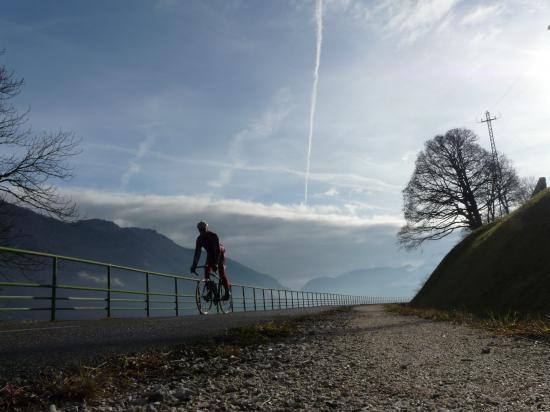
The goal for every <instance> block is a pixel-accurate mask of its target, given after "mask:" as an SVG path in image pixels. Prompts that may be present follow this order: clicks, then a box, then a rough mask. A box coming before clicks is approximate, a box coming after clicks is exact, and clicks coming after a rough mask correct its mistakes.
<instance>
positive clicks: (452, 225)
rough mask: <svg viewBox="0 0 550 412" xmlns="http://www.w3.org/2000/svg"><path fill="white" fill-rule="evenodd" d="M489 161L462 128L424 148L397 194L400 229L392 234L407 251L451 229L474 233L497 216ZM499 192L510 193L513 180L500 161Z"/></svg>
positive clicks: (510, 169)
mask: <svg viewBox="0 0 550 412" xmlns="http://www.w3.org/2000/svg"><path fill="white" fill-rule="evenodd" d="M492 162H493V159H492V156H491V154H490V153H489V152H488V151H487V150H485V149H483V148H482V147H481V146H479V145H478V144H477V136H476V135H475V133H474V132H472V131H471V130H468V129H452V130H449V131H448V132H447V133H445V135H438V136H435V137H434V138H433V139H431V140H428V141H427V142H426V143H425V147H424V150H423V151H422V152H420V153H419V155H418V157H417V159H416V164H415V169H414V172H413V175H412V177H411V179H410V181H409V183H408V184H407V187H406V188H405V189H404V190H403V203H404V205H403V212H404V216H405V220H406V224H405V226H403V227H402V228H401V230H400V231H399V234H398V239H399V243H400V244H401V245H402V246H404V247H405V248H407V249H412V248H416V247H418V246H420V245H421V244H422V243H423V242H424V241H426V240H435V239H441V238H443V237H445V236H447V235H449V234H451V233H453V232H454V231H456V230H460V229H467V230H474V229H477V228H479V227H481V226H482V225H483V224H484V223H486V222H487V221H492V220H494V219H495V218H496V217H497V216H496V213H494V212H493V211H491V208H492V209H493V210H494V204H495V202H496V201H497V199H496V197H495V193H494V190H493V187H494V186H493V179H494V176H495V174H494V173H493V170H494V169H493V166H494V165H493V164H492ZM501 170H502V173H501V174H500V176H501V179H502V180H501V181H500V182H499V185H500V187H501V188H502V190H503V191H506V193H511V192H512V191H513V190H515V189H514V188H515V187H516V185H517V182H518V178H517V175H516V173H515V170H514V169H513V167H512V166H511V164H510V162H509V161H508V160H507V159H506V158H504V157H502V158H501Z"/></svg>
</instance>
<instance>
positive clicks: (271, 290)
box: [269, 289, 274, 310]
mask: <svg viewBox="0 0 550 412" xmlns="http://www.w3.org/2000/svg"><path fill="white" fill-rule="evenodd" d="M269 291H270V292H271V310H273V309H274V307H273V289H269Z"/></svg>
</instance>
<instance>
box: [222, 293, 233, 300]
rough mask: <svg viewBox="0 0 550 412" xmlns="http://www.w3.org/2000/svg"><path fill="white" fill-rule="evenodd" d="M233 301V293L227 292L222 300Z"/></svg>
mask: <svg viewBox="0 0 550 412" xmlns="http://www.w3.org/2000/svg"><path fill="white" fill-rule="evenodd" d="M229 299H231V292H229V291H227V292H225V295H223V298H222V300H229Z"/></svg>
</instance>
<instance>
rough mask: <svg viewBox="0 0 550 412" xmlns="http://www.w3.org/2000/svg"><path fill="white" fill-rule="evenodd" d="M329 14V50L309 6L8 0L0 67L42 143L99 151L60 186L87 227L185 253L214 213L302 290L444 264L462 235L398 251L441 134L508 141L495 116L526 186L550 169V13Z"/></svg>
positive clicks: (343, 2)
mask: <svg viewBox="0 0 550 412" xmlns="http://www.w3.org/2000/svg"><path fill="white" fill-rule="evenodd" d="M322 5H323V7H322V42H320V43H319V37H318V36H319V30H318V28H319V26H318V24H319V19H318V18H316V14H315V13H316V2H315V1H308V0H300V1H299V0H287V1H283V0H278V1H274V0H271V1H267V0H266V1H261V2H259V1H253V0H248V1H246V0H223V1H221V0H220V1H218V0H204V1H197V0H185V1H177V0H148V1H140V0H133V1H130V0H127V1H124V0H120V1H117V2H111V1H106V0H98V1H93V2H92V1H82V0H71V1H56V2H44V1H41V0H36V1H31V0H17V1H16V0H2V13H1V14H0V49H5V54H4V55H3V56H0V64H3V65H6V66H7V67H8V68H10V69H13V70H14V72H15V73H16V75H17V76H19V77H23V78H24V79H25V87H24V89H23V91H22V93H21V94H20V95H19V96H18V97H17V98H16V100H15V104H16V105H17V106H18V107H20V108H21V109H22V110H24V109H26V108H30V110H31V111H30V120H29V124H30V125H31V126H32V128H33V130H35V131H36V132H37V133H39V132H42V131H57V130H60V129H61V130H67V131H73V132H74V133H75V135H76V136H77V137H79V138H80V139H81V148H82V153H81V154H80V155H78V157H76V158H75V159H73V161H72V163H73V165H74V173H75V177H74V178H73V179H72V180H71V181H69V182H58V184H59V186H60V188H61V190H62V192H63V193H64V194H67V195H70V196H72V198H73V199H74V200H75V202H76V203H77V204H78V205H79V208H80V212H81V216H82V217H83V218H102V219H109V220H113V221H115V222H116V223H117V224H119V225H121V226H138V227H147V228H152V229H155V230H157V231H159V232H160V233H163V234H165V235H166V236H168V237H170V238H171V239H172V240H174V241H175V242H177V243H179V244H181V245H182V246H186V247H193V246H194V239H195V237H196V230H195V225H196V222H197V221H199V220H201V219H204V220H206V221H207V222H208V223H209V225H210V228H211V229H212V230H213V231H215V232H217V233H218V234H219V235H220V237H221V240H222V242H223V243H224V244H225V245H226V247H227V250H228V254H229V256H230V257H232V258H234V259H236V260H238V261H240V262H241V263H243V264H246V265H248V266H251V267H253V268H255V269H257V270H260V271H262V272H265V273H269V274H271V275H273V276H275V277H277V278H278V279H279V280H280V281H281V282H282V283H283V284H285V285H287V286H289V287H294V288H299V287H301V286H302V285H303V284H304V283H305V282H306V281H307V280H309V279H311V278H314V277H317V276H336V275H339V274H341V273H343V272H346V271H351V270H355V269H360V268H371V267H377V266H387V267H399V266H402V265H406V264H412V265H417V266H420V265H425V264H428V265H430V264H431V265H432V266H435V265H436V264H437V262H438V261H439V260H440V259H441V258H442V257H443V256H444V255H445V253H446V252H447V251H448V250H449V248H450V247H451V246H452V245H453V243H454V242H455V241H456V237H455V238H453V239H445V240H442V241H439V242H432V243H431V244H428V245H427V246H426V247H424V248H423V249H422V250H417V251H414V252H405V251H403V250H400V249H399V248H398V245H397V243H396V233H397V231H398V230H399V227H400V226H401V225H403V223H404V221H403V216H402V210H401V207H402V193H401V191H402V189H403V188H404V187H405V185H406V184H407V182H408V180H409V178H410V177H411V174H412V171H413V168H414V161H415V159H416V156H417V154H418V152H419V151H420V150H422V148H423V144H424V142H425V141H426V140H428V139H430V138H432V137H434V136H435V135H437V134H443V133H445V132H446V131H447V130H449V129H451V128H455V127H467V128H470V129H472V130H473V131H474V132H476V133H477V134H478V135H479V137H480V140H479V142H480V144H481V145H482V146H484V147H486V148H490V145H489V141H488V136H487V129H486V126H485V124H482V123H480V122H479V120H481V119H482V118H483V117H484V113H485V111H486V110H489V111H491V113H492V114H495V115H497V116H498V117H499V119H498V120H497V121H496V122H494V124H493V128H494V132H495V138H496V145H497V148H498V149H499V151H501V152H503V153H505V154H506V155H507V157H509V158H510V159H511V160H512V162H513V163H514V165H515V166H516V168H517V170H518V173H519V174H520V176H535V177H539V176H549V175H550V173H548V162H547V156H546V150H545V149H546V147H547V146H548V144H549V143H550V138H549V136H548V133H547V130H546V125H547V124H548V123H549V120H550V112H549V109H548V108H549V107H550V81H548V80H549V79H548V76H549V73H550V31H548V30H547V27H548V24H550V3H549V2H547V1H543V0H503V1H470V0H418V1H412V0H380V1H359V0H325V1H323V4H322ZM319 44H320V48H319V50H320V55H319V56H318V57H319V58H318V62H319V66H318V72H317V73H318V78H317V81H316V84H317V89H316V98H315V112H314V117H313V129H312V133H311V158H310V173H309V187H308V201H307V204H306V203H305V199H304V183H305V177H306V168H307V156H308V150H309V145H308V143H309V136H310V120H311V114H312V113H311V107H312V94H313V93H312V91H313V86H314V73H315V69H316V61H317V50H318V47H317V46H318V45H319ZM229 270H230V268H229ZM186 271H187V268H182V272H186ZM229 273H230V272H229ZM420 281H421V279H419V280H418V282H420ZM417 286H418V285H412V286H411V291H412V290H413V289H414V288H416V287H417ZM411 293H412V292H411Z"/></svg>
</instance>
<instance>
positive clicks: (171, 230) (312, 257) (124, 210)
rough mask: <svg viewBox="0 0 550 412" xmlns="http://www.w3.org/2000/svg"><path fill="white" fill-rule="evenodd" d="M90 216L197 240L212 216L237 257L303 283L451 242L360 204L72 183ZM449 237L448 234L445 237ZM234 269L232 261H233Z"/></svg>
mask: <svg viewBox="0 0 550 412" xmlns="http://www.w3.org/2000/svg"><path fill="white" fill-rule="evenodd" d="M66 192H67V194H69V195H70V196H72V198H73V199H74V200H75V201H76V202H77V204H78V205H79V207H80V210H81V212H82V215H83V217H84V218H102V219H107V220H112V221H114V222H115V223H117V224H118V225H120V226H127V227H129V226H132V227H142V228H151V229H155V230H157V231H158V232H160V233H162V234H164V235H166V236H168V237H169V238H171V239H172V240H173V241H175V242H176V243H178V244H180V245H182V246H185V247H190V248H192V247H194V241H195V238H196V235H197V233H196V229H195V225H196V223H197V222H198V221H199V220H206V221H207V222H208V223H209V225H210V228H211V229H212V230H213V231H215V232H216V233H218V234H219V235H220V237H221V239H222V242H223V243H224V244H225V245H226V247H227V250H228V254H229V256H230V257H232V258H233V259H236V260H237V261H239V262H241V263H243V264H245V265H248V266H251V267H252V268H254V269H256V270H259V271H262V272H265V273H268V274H271V275H273V276H275V277H276V278H278V279H279V280H280V281H281V282H282V283H283V284H285V285H287V286H289V287H292V288H299V287H301V286H303V285H304V284H305V282H307V281H308V280H310V279H312V278H315V277H319V276H336V275H338V274H341V273H344V272H347V271H350V270H354V269H357V268H362V267H374V266H396V265H401V264H414V265H421V264H424V263H425V262H426V261H427V260H431V261H433V260H434V259H435V260H439V259H441V257H442V256H443V254H444V253H445V252H446V251H447V250H448V247H449V244H440V245H439V247H436V248H431V249H430V250H429V251H428V252H427V253H426V251H425V252H424V253H423V254H421V253H415V254H410V253H405V252H403V251H400V250H399V249H398V247H397V246H396V240H395V239H396V237H395V234H396V232H397V230H398V228H399V227H400V226H401V225H402V223H403V222H402V220H401V218H400V217H399V216H391V215H378V214H376V209H371V208H369V207H368V205H365V206H364V207H358V208H349V207H344V208H339V207H335V206H310V207H307V208H306V207H303V206H301V205H282V204H271V205H266V204H261V203H256V202H250V201H243V200H231V199H214V198H211V197H209V196H154V195H134V194H128V193H115V192H102V191H96V190H84V189H71V190H66ZM443 243H444V242H443ZM229 270H231V268H229Z"/></svg>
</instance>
